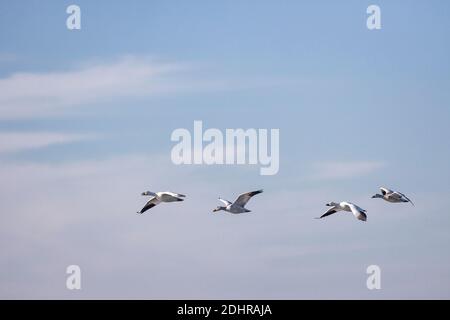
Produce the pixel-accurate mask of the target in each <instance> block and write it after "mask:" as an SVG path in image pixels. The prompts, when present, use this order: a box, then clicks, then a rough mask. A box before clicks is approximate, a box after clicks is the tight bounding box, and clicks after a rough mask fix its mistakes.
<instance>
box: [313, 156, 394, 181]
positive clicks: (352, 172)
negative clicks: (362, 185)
mask: <svg viewBox="0 0 450 320" xmlns="http://www.w3.org/2000/svg"><path fill="white" fill-rule="evenodd" d="M385 166H386V164H385V163H384V162H381V161H347V162H344V161H343V162H321V163H316V164H314V173H313V175H312V178H313V179H316V180H335V179H336V180H337V179H346V178H353V177H358V176H364V175H368V174H370V173H372V172H374V171H376V170H378V169H381V168H383V167H385Z"/></svg>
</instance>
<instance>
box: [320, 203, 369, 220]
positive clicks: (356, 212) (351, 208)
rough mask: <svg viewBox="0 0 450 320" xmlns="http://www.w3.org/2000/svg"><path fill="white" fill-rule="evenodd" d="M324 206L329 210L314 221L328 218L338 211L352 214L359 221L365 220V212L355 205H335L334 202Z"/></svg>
mask: <svg viewBox="0 0 450 320" xmlns="http://www.w3.org/2000/svg"><path fill="white" fill-rule="evenodd" d="M326 206H328V207H331V208H330V209H328V210H327V211H326V212H325V213H324V214H323V215H321V216H320V217H319V218H316V219H321V218H324V217H326V216H329V215H331V214H333V213H336V212H338V211H348V212H351V213H353V215H354V216H355V217H356V218H357V219H358V220H361V221H366V220H367V215H366V212H367V211H366V210H364V209H362V208H360V207H358V206H357V205H356V204H353V203H351V202H345V201H343V202H340V203H336V202H330V203H327V204H326Z"/></svg>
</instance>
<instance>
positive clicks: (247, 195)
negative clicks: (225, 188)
mask: <svg viewBox="0 0 450 320" xmlns="http://www.w3.org/2000/svg"><path fill="white" fill-rule="evenodd" d="M262 192H263V191H262V190H257V191H251V192H247V193H243V194H241V195H240V196H239V197H238V198H237V199H236V201H234V204H235V205H238V206H239V207H242V208H243V207H244V206H245V205H246V204H247V202H248V201H249V200H250V199H251V197H253V196H254V195H257V194H259V193H262Z"/></svg>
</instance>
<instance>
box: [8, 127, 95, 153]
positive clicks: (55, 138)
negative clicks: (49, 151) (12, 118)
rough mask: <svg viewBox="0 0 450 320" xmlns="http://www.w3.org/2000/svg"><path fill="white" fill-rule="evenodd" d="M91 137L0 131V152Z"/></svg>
mask: <svg viewBox="0 0 450 320" xmlns="http://www.w3.org/2000/svg"><path fill="white" fill-rule="evenodd" d="M91 138H92V137H90V136H87V135H82V134H66V133H55V132H0V154H2V153H12V152H20V151H26V150H32V149H38V148H44V147H48V146H51V145H56V144H65V143H71V142H76V141H81V140H86V139H91Z"/></svg>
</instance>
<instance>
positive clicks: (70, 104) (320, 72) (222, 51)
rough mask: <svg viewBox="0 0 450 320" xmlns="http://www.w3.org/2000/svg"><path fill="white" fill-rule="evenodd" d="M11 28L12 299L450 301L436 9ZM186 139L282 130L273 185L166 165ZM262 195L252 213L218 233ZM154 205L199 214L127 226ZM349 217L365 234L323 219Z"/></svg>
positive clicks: (109, 12) (287, 10)
mask: <svg viewBox="0 0 450 320" xmlns="http://www.w3.org/2000/svg"><path fill="white" fill-rule="evenodd" d="M73 3H75V4H77V5H79V6H80V8H81V15H82V18H81V30H78V31H69V30H68V29H67V28H66V18H67V16H68V15H67V14H66V8H67V6H68V5H70V4H73ZM370 4H377V5H379V6H380V8H381V19H382V29H381V30H375V31H370V30H368V29H367V28H366V18H367V14H366V8H367V6H368V5H370ZM0 8H1V10H0V40H1V43H2V46H1V48H0V164H1V167H0V181H2V182H1V183H0V188H1V189H0V191H1V193H2V201H1V203H0V212H1V214H2V220H3V222H2V224H1V227H0V246H1V249H2V252H3V254H2V255H1V257H0V266H1V270H2V273H1V275H0V284H1V285H0V297H2V298H12V299H14V298H68V299H70V298H233V297H234V298H294V299H295V298H313V299H315V298H325V299H329V298H337V299H346V298H364V299H378V298H387V299H390V298H447V299H448V298H449V297H450V255H449V253H448V252H449V248H448V246H449V243H450V237H449V235H448V230H449V227H450V218H449V215H448V214H446V212H447V211H448V209H447V208H448V207H449V200H448V194H449V191H450V186H449V183H448V181H449V180H450V170H449V168H448V163H449V160H450V153H449V149H448V147H447V145H448V142H447V138H448V136H449V134H450V129H449V128H448V120H449V119H450V108H449V101H450V91H449V90H448V88H449V87H450V76H449V75H450V61H449V58H448V57H449V56H450V45H449V42H448V38H449V31H450V22H449V19H448V14H447V13H448V12H449V9H450V5H449V4H448V3H447V2H446V1H376V2H373V1H284V2H282V3H278V2H275V1H227V2H225V1H223V2H218V1H215V2H213V1H190V2H181V1H173V2H167V1H164V2H163V1H133V2H131V3H128V2H127V3H125V2H123V1H115V2H111V1H95V2H93V1H77V2H68V1H26V2H25V1H15V2H12V1H9V2H6V1H2V2H1V3H0ZM194 120H202V121H203V125H204V127H205V128H219V129H221V130H225V129H226V128H244V129H247V128H267V129H271V128H278V129H280V171H279V173H278V174H277V175H274V176H260V175H259V167H258V166H175V165H174V164H173V163H172V162H171V160H170V151H171V148H172V147H173V146H174V143H173V142H172V141H170V135H171V133H172V131H173V130H175V129H177V128H187V129H189V130H191V131H192V130H193V122H194ZM379 186H387V187H391V188H393V189H398V190H399V191H402V192H404V193H406V194H407V195H408V196H410V197H411V198H412V199H413V201H414V202H415V204H416V206H415V207H412V206H410V205H403V204H399V205H396V204H389V203H386V202H383V201H381V200H378V199H371V198H370V197H371V196H372V195H373V194H374V193H376V192H377V191H378V187H379ZM259 188H264V190H265V192H264V193H263V194H262V195H258V196H257V198H255V199H253V200H252V201H251V202H250V203H249V207H250V208H251V209H252V211H253V212H254V213H253V214H249V215H245V216H244V215H242V216H227V215H213V214H212V213H211V210H212V209H213V208H214V207H215V206H216V205H218V203H217V197H218V196H222V197H224V198H227V199H230V200H232V199H233V198H234V197H235V196H236V195H237V194H239V193H241V192H244V191H248V190H253V189H259ZM147 189H149V190H152V191H160V190H161V191H162V190H166V189H167V190H173V191H176V192H181V193H185V194H187V195H188V198H187V200H186V201H185V202H184V203H183V204H182V205H178V204H170V205H161V206H158V207H156V208H154V209H152V210H154V212H152V213H151V214H147V215H143V216H136V215H135V211H136V210H138V209H140V207H141V206H142V205H143V203H144V202H145V200H144V199H143V198H142V197H141V196H140V192H142V191H144V190H147ZM344 200H348V201H353V202H355V203H357V204H358V205H360V206H361V207H363V208H365V209H367V211H368V217H369V219H368V222H367V223H365V224H362V223H359V221H356V220H355V219H354V218H353V217H352V216H350V215H346V214H341V215H334V216H331V217H329V218H327V219H326V220H320V221H319V220H314V219H313V217H316V216H318V215H320V214H321V213H322V212H323V211H324V210H325V206H324V204H325V203H327V202H329V201H344ZM70 264H78V265H79V266H80V267H81V269H82V274H83V277H82V279H83V280H82V281H83V282H82V283H83V284H82V286H83V288H82V290H81V291H78V292H73V291H69V290H67V289H66V288H65V278H66V274H65V268H66V267H67V266H68V265H70ZM371 264H377V265H379V266H380V267H381V270H382V289H381V290H379V291H369V290H368V289H367V288H366V285H365V283H366V278H367V274H366V273H365V270H366V267H367V266H368V265H371Z"/></svg>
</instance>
